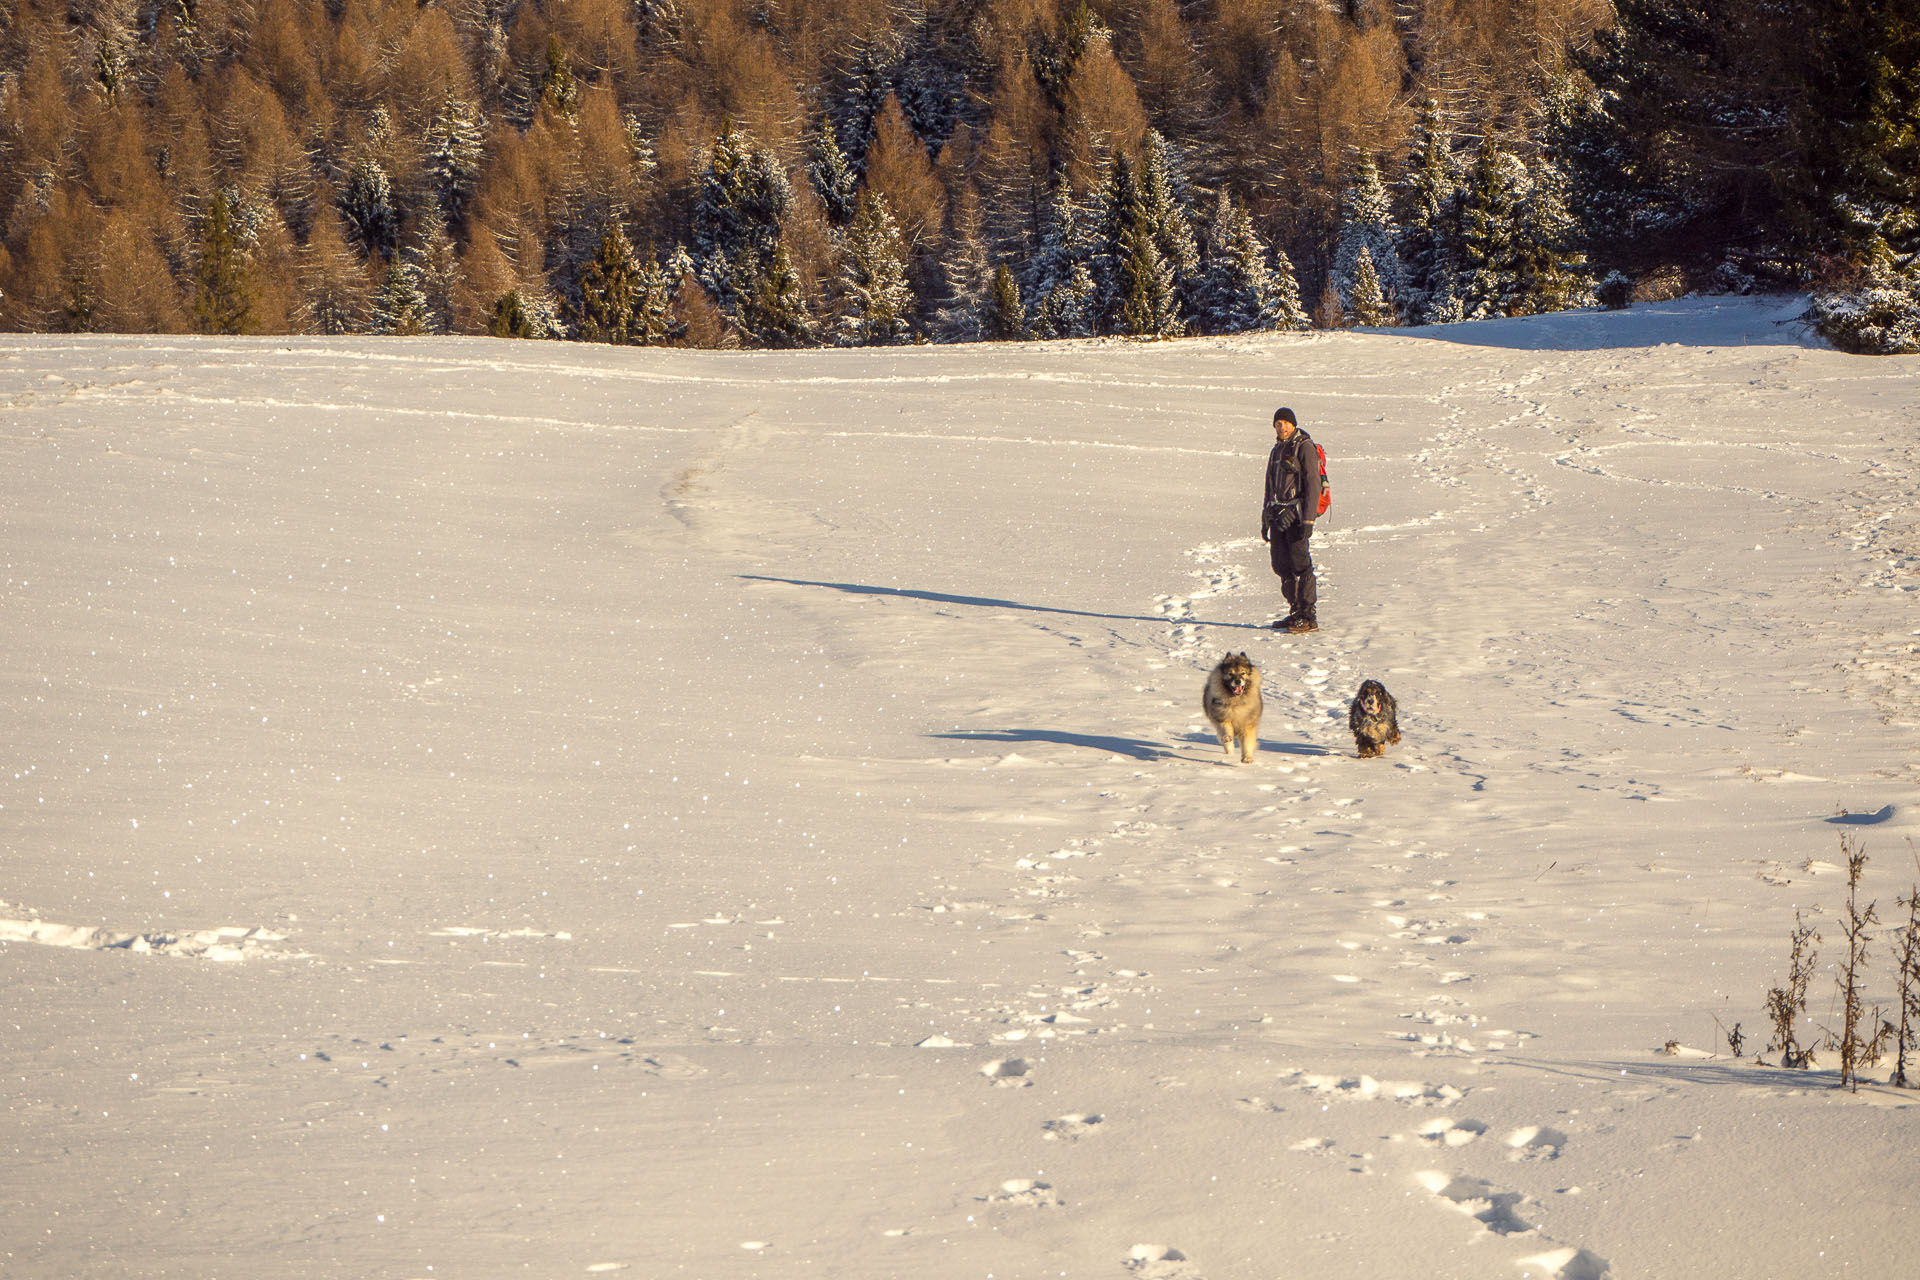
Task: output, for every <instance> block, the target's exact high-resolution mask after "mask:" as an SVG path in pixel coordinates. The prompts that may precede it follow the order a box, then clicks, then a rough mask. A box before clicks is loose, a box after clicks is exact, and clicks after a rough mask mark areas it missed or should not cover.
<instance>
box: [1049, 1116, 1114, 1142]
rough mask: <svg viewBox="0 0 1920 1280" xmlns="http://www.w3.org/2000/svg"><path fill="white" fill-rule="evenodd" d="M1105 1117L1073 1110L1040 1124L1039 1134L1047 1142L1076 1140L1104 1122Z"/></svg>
mask: <svg viewBox="0 0 1920 1280" xmlns="http://www.w3.org/2000/svg"><path fill="white" fill-rule="evenodd" d="M1106 1120H1107V1118H1106V1117H1105V1116H1103V1115H1100V1114H1098V1113H1090V1114H1086V1115H1082V1114H1080V1113H1078V1112H1074V1113H1072V1114H1069V1115H1064V1116H1055V1117H1054V1118H1053V1119H1051V1120H1049V1121H1047V1122H1046V1123H1045V1124H1043V1125H1041V1126H1040V1127H1041V1129H1042V1130H1044V1132H1043V1133H1042V1134H1041V1135H1040V1136H1041V1137H1043V1138H1045V1139H1046V1140H1047V1141H1049V1142H1078V1141H1079V1140H1080V1139H1081V1138H1083V1137H1085V1136H1086V1135H1087V1134H1089V1133H1092V1132H1093V1131H1094V1130H1095V1129H1096V1128H1097V1127H1099V1126H1100V1125H1102V1124H1105V1123H1106Z"/></svg>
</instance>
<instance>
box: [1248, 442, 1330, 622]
mask: <svg viewBox="0 0 1920 1280" xmlns="http://www.w3.org/2000/svg"><path fill="white" fill-rule="evenodd" d="M1273 434H1274V441H1273V452H1272V453H1270V454H1268V455H1267V494H1266V501H1265V503H1264V505H1262V507H1261V508H1260V538H1261V540H1262V541H1264V542H1266V543H1268V544H1269V552H1270V554H1271V557H1272V560H1273V571H1274V572H1275V573H1277V574H1279V575H1280V590H1281V592H1282V593H1283V594H1285V596H1286V597H1287V610H1288V612H1287V616H1286V617H1284V618H1281V619H1279V620H1277V621H1276V622H1275V623H1274V624H1273V626H1274V629H1275V630H1277V631H1290V632H1292V633H1293V634H1295V635H1300V634H1303V633H1305V632H1309V631H1318V630H1319V629H1320V622H1319V619H1318V618H1316V617H1315V616H1314V606H1315V604H1316V603H1317V601H1318V599H1319V592H1318V590H1317V589H1316V587H1315V584H1314V578H1313V553H1312V552H1311V551H1310V550H1309V549H1308V547H1307V541H1308V539H1310V538H1312V537H1313V522H1314V519H1315V517H1317V516H1318V515H1319V514H1320V451H1319V450H1318V449H1316V448H1314V445H1313V439H1312V437H1310V436H1308V435H1307V433H1306V432H1304V431H1302V430H1301V429H1300V423H1299V421H1298V420H1297V419H1295V418H1294V416H1293V410H1291V409H1275V410H1274V411H1273Z"/></svg>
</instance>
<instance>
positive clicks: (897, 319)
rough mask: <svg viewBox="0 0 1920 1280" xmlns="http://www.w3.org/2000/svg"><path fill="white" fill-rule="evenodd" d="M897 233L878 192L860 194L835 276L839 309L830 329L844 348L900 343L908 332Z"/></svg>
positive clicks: (909, 297) (907, 293)
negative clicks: (838, 271) (844, 256)
mask: <svg viewBox="0 0 1920 1280" xmlns="http://www.w3.org/2000/svg"><path fill="white" fill-rule="evenodd" d="M904 259H905V248H904V246H903V245H902V244H901V243H900V229H899V227H897V226H896V225H895V224H894V221H893V214H892V213H891V212H889V211H888V209H887V198H886V197H885V196H884V195H881V194H880V193H879V192H878V191H872V190H865V191H862V192H861V193H860V199H859V203H858V206H857V207H856V208H855V210H854V214H853V223H852V225H851V226H849V227H848V228H847V239H846V258H845V265H844V267H843V268H842V271H841V275H840V290H841V294H842V297H843V303H842V307H843V309H842V311H841V315H840V318H839V321H838V323H837V324H836V326H835V330H836V333H837V336H838V337H839V339H840V341H841V342H842V343H844V344H846V345H849V346H865V345H868V344H885V343H895V342H904V341H906V340H907V338H908V337H909V336H910V334H911V329H912V326H911V323H910V321H911V317H912V313H913V290H912V289H911V288H910V287H909V286H908V284H907V270H906V264H905V261H904Z"/></svg>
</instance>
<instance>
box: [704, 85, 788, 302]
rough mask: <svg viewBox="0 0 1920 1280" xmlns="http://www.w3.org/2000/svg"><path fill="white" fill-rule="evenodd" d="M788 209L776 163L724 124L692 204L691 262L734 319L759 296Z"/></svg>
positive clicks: (784, 184) (783, 175)
mask: <svg viewBox="0 0 1920 1280" xmlns="http://www.w3.org/2000/svg"><path fill="white" fill-rule="evenodd" d="M792 205H793V188H792V187H791V186H790V185H789V184H788V182H787V176H786V172H785V171H784V170H783V169H782V168H781V167H780V163H779V161H778V160H776V159H775V158H774V157H773V156H772V155H771V154H770V153H768V152H767V151H765V150H764V149H762V148H761V147H759V146H758V145H756V144H755V143H754V142H753V140H752V139H751V138H749V137H748V136H747V135H745V134H744V133H741V132H740V131H738V130H736V129H735V128H734V126H733V123H732V121H726V122H724V123H723V124H722V125H721V128H720V136H719V137H718V138H716V139H715V140H714V144H713V148H712V150H711V151H710V152H709V153H708V157H707V163H706V166H705V169H704V171H703V173H702V174H701V178H700V190H699V194H698V196H697V197H696V198H695V201H694V207H693V258H694V263H695V266H696V269H697V270H698V273H699V276H700V281H701V283H702V284H704V285H705V286H706V287H707V289H708V291H709V292H711V293H712V294H713V295H714V297H715V298H716V299H717V300H718V301H719V303H720V305H721V306H722V307H723V308H726V309H727V310H728V311H729V312H730V313H733V314H735V316H736V318H739V312H740V310H741V308H742V307H743V306H750V305H752V303H751V301H750V300H752V299H754V298H756V297H757V296H758V295H759V293H760V281H761V277H763V276H764V275H765V274H766V273H767V272H768V271H769V270H770V268H771V266H772V259H773V255H774V252H775V250H776V247H777V246H778V244H779V242H780V237H781V231H782V228H783V226H784V224H785V221H786V217H787V212H788V210H789V209H790V208H791V207H792ZM790 266H791V264H789V267H790ZM746 327H747V328H749V329H750V330H751V329H752V327H753V326H752V325H747V326H746Z"/></svg>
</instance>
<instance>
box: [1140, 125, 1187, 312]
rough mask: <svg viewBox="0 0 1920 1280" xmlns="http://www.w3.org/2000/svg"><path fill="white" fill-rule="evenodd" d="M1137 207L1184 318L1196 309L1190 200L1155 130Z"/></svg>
mask: <svg viewBox="0 0 1920 1280" xmlns="http://www.w3.org/2000/svg"><path fill="white" fill-rule="evenodd" d="M1139 176H1140V204H1141V215H1142V217H1143V218H1144V219H1145V221H1146V224H1147V227H1148V229H1149V233H1150V234H1151V235H1152V237H1153V244H1154V248H1155V249H1156V250H1158V251H1159V254H1160V258H1161V260H1162V261H1163V262H1165V263H1166V264H1167V268H1168V269H1169V270H1170V271H1171V272H1172V273H1173V282H1174V289H1175V292H1176V294H1177V296H1178V297H1179V299H1180V302H1181V310H1182V311H1183V313H1185V314H1189V315H1190V314H1193V312H1194V311H1195V310H1196V309H1197V305H1198V301H1199V293H1200V283H1201V281H1200V251H1199V246H1198V244H1197V242H1196V241H1195V238H1194V234H1193V222H1192V220H1191V219H1190V218H1189V217H1188V214H1187V205H1188V201H1189V199H1190V196H1191V192H1190V188H1189V186H1188V183H1187V178H1186V174H1185V172H1184V166H1182V164H1181V163H1180V157H1179V155H1178V154H1177V153H1176V152H1175V151H1174V148H1173V145H1172V144H1171V143H1169V142H1168V141H1167V140H1166V139H1165V138H1164V137H1162V136H1161V134H1160V131H1159V130H1158V129H1149V130H1148V131H1147V140H1146V147H1145V150H1144V152H1143V154H1142V155H1141V158H1140V175H1139Z"/></svg>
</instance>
